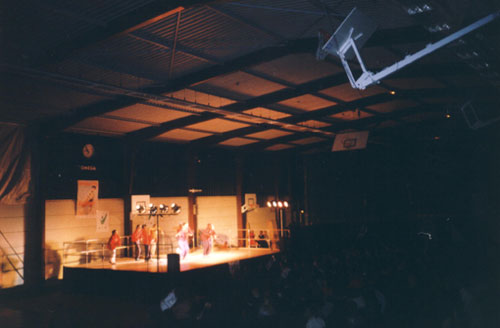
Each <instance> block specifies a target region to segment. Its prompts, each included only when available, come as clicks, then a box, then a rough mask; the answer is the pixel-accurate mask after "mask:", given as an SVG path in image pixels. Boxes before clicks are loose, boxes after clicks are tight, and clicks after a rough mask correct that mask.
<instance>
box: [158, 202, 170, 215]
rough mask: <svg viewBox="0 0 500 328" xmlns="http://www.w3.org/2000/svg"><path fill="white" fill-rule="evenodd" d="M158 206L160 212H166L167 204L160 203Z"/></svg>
mask: <svg viewBox="0 0 500 328" xmlns="http://www.w3.org/2000/svg"><path fill="white" fill-rule="evenodd" d="M158 207H159V208H160V212H161V213H167V212H168V206H167V205H165V204H160V205H159V206H158Z"/></svg>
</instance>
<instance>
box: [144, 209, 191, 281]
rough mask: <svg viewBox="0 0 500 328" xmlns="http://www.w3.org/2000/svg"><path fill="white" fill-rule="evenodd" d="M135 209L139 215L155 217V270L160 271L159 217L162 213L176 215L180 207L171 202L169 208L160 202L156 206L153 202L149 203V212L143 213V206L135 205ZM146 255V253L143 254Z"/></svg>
mask: <svg viewBox="0 0 500 328" xmlns="http://www.w3.org/2000/svg"><path fill="white" fill-rule="evenodd" d="M136 210H137V212H138V213H139V214H138V215H139V216H146V215H147V216H149V218H151V217H152V216H153V217H156V271H157V272H160V217H163V215H177V214H179V213H180V212H181V207H180V206H179V205H177V204H176V203H172V205H171V206H170V208H169V207H168V206H167V205H165V204H160V205H158V207H157V206H156V205H154V204H152V203H151V204H149V213H143V211H144V207H143V206H142V205H137V206H136ZM145 255H146V256H147V254H145Z"/></svg>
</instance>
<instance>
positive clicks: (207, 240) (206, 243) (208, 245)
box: [201, 223, 215, 256]
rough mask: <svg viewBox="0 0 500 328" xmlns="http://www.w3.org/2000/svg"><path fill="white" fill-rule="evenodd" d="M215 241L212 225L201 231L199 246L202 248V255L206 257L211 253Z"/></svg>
mask: <svg viewBox="0 0 500 328" xmlns="http://www.w3.org/2000/svg"><path fill="white" fill-rule="evenodd" d="M214 239H215V230H214V226H213V224H211V223H209V224H207V228H206V229H204V230H202V231H201V245H202V246H203V255H205V256H207V255H208V254H210V253H211V252H212V249H213V245H214Z"/></svg>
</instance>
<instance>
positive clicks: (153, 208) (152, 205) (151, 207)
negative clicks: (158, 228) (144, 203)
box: [149, 203, 158, 214]
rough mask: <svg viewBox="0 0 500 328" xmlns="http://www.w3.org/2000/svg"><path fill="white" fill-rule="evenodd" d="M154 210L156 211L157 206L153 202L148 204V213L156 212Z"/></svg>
mask: <svg viewBox="0 0 500 328" xmlns="http://www.w3.org/2000/svg"><path fill="white" fill-rule="evenodd" d="M156 211H158V207H156V206H155V204H153V203H150V204H149V213H151V214H156Z"/></svg>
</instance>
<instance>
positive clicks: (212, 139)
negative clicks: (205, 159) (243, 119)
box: [189, 124, 270, 148]
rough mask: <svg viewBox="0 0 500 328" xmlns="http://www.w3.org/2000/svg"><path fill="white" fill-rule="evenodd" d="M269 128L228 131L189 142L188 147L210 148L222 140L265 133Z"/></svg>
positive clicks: (249, 127) (259, 126)
mask: <svg viewBox="0 0 500 328" xmlns="http://www.w3.org/2000/svg"><path fill="white" fill-rule="evenodd" d="M269 128H270V126H269V125H267V124H260V125H255V126H247V127H244V128H241V129H236V130H232V131H228V132H224V133H220V134H214V135H211V136H208V137H205V138H200V139H197V140H194V141H192V142H190V143H189V145H190V146H193V147H196V148H198V147H205V146H211V145H215V144H218V143H220V142H222V141H224V140H228V139H231V138H237V137H243V136H245V135H247V134H251V133H257V132H261V131H265V130H267V129H269Z"/></svg>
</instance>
